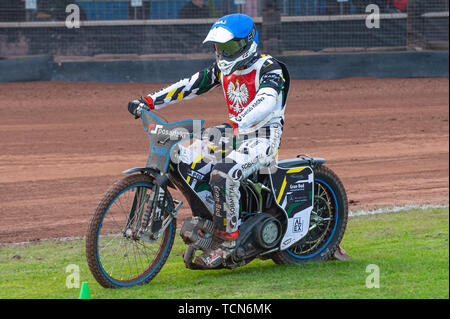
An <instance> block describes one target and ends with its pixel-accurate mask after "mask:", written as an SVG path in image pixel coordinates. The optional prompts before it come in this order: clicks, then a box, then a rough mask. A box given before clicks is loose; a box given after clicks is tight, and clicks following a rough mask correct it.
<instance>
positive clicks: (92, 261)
mask: <svg viewBox="0 0 450 319" xmlns="http://www.w3.org/2000/svg"><path fill="white" fill-rule="evenodd" d="M137 185H146V186H145V187H147V186H148V188H152V189H153V186H154V183H153V178H152V177H151V176H148V175H145V174H136V175H129V176H127V177H125V178H123V179H121V180H119V181H118V182H116V183H115V184H113V185H112V186H111V187H110V189H109V190H108V191H107V192H106V193H105V194H104V195H103V197H102V198H101V200H100V201H99V203H98V205H97V208H96V209H95V211H94V214H93V216H92V218H91V220H90V222H89V227H88V230H87V234H86V258H87V262H88V265H89V269H90V271H91V273H92V275H93V276H94V278H95V279H96V280H97V282H98V283H99V284H100V285H101V286H103V287H105V288H121V287H132V286H137V285H143V284H147V283H149V282H150V281H151V280H152V279H153V278H154V277H155V276H156V275H157V274H158V273H159V271H160V270H161V268H162V267H163V266H164V264H165V262H166V261H167V258H168V257H169V255H170V251H171V249H172V245H173V243H174V239H175V233H176V219H173V220H172V221H171V222H170V225H169V226H168V227H167V228H166V230H165V231H164V233H163V234H162V235H161V243H160V246H159V249H158V252H157V254H156V256H155V257H154V259H153V260H152V262H151V263H150V264H149V265H148V267H147V268H146V269H145V270H144V271H143V272H142V273H141V274H139V275H138V276H136V277H135V278H133V279H132V280H127V281H120V280H117V279H115V278H111V277H110V276H109V275H108V274H107V273H106V271H104V270H103V267H102V265H101V261H100V260H99V259H100V257H99V254H98V238H99V234H100V228H101V226H102V222H103V219H104V216H105V215H106V214H107V213H108V210H109V208H110V206H112V205H113V202H114V201H115V200H116V199H117V198H119V196H120V195H121V194H122V193H123V192H124V191H125V190H127V189H130V188H133V186H136V187H137ZM167 214H168V213H167V211H166V212H164V216H167Z"/></svg>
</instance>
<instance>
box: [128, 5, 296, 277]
mask: <svg viewBox="0 0 450 319" xmlns="http://www.w3.org/2000/svg"><path fill="white" fill-rule="evenodd" d="M203 43H212V44H213V47H214V50H215V54H216V62H214V63H213V64H212V65H211V66H210V67H208V68H205V69H204V70H202V71H200V72H198V73H196V74H194V75H192V76H191V77H190V78H186V79H182V80H180V81H178V82H177V83H174V84H172V85H170V86H168V87H166V88H164V89H162V90H159V91H157V92H154V93H151V94H149V95H147V96H144V97H141V98H140V99H137V100H134V101H131V102H130V103H129V104H128V110H129V112H130V113H131V114H133V115H135V116H136V117H138V116H139V115H140V111H141V106H142V104H141V103H143V104H144V105H145V106H146V107H148V108H149V109H161V108H163V107H165V106H167V105H169V104H173V103H176V102H178V101H181V100H187V99H190V98H193V97H195V96H197V95H200V94H203V93H205V92H208V91H209V90H211V89H213V88H215V87H218V86H219V85H222V88H223V90H224V94H225V98H226V102H227V105H228V114H229V119H228V120H227V121H226V122H224V123H223V124H222V125H219V126H216V127H214V129H216V130H219V131H220V133H221V134H222V135H226V134H228V133H231V135H238V136H240V135H242V134H251V133H252V132H256V131H258V132H262V131H264V134H259V135H257V136H256V137H255V138H252V139H248V140H245V141H244V142H243V143H242V144H240V145H239V146H237V147H235V148H234V149H233V150H232V152H231V153H229V154H228V155H226V160H225V161H218V162H216V163H213V165H211V172H210V185H211V189H212V194H213V197H214V204H213V212H211V213H213V223H214V235H213V241H212V245H211V247H210V249H209V250H207V251H205V252H204V253H203V254H202V255H200V256H198V257H197V258H196V259H195V261H194V263H195V264H196V265H197V266H199V267H201V268H217V267H219V266H220V265H222V264H223V262H224V260H225V259H226V258H227V256H228V255H229V253H230V252H231V251H232V249H233V248H234V245H235V240H236V238H237V237H238V236H239V226H240V220H239V199H240V193H239V182H240V181H241V180H243V179H244V178H246V177H248V176H250V175H251V174H253V173H254V172H256V171H258V170H259V169H261V168H262V167H265V166H267V165H269V164H270V163H271V162H272V161H273V160H274V158H275V156H276V154H277V152H278V148H279V145H280V138H281V133H282V127H283V121H284V107H285V101H286V96H287V92H288V88H289V75H288V72H287V70H286V68H285V66H284V65H283V64H282V63H280V62H278V61H276V60H275V59H274V58H273V57H271V56H269V55H261V54H259V53H258V52H257V47H258V43H259V42H258V32H257V30H256V28H255V25H254V23H253V20H252V19H251V18H250V17H249V16H247V15H244V14H231V15H227V16H224V17H222V18H220V19H219V20H218V21H217V22H215V23H214V24H213V26H212V27H211V29H210V31H209V33H208V35H207V36H206V38H205V40H204V41H203Z"/></svg>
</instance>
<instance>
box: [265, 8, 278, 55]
mask: <svg viewBox="0 0 450 319" xmlns="http://www.w3.org/2000/svg"><path fill="white" fill-rule="evenodd" d="M280 2H281V1H278V0H262V1H261V6H262V43H263V48H264V51H265V52H267V53H269V54H271V55H276V54H280V53H281V11H280Z"/></svg>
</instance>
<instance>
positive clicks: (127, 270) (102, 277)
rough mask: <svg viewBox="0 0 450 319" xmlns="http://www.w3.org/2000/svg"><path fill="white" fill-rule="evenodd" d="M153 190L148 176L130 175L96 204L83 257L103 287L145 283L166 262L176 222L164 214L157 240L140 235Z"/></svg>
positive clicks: (153, 187) (153, 186)
mask: <svg viewBox="0 0 450 319" xmlns="http://www.w3.org/2000/svg"><path fill="white" fill-rule="evenodd" d="M155 188H156V187H155V185H154V184H153V179H152V178H151V177H150V176H147V175H144V174H139V175H130V176H127V177H125V178H123V179H122V180H120V181H118V182H117V183H115V184H114V185H113V186H112V187H111V188H110V189H109V190H108V191H107V192H106V193H105V194H104V195H103V197H102V199H101V200H100V202H99V204H98V205H97V208H96V210H95V212H94V215H93V216H92V219H91V221H90V223H89V227H88V231H87V235H86V258H87V262H88V265H89V269H90V270H91V272H92V275H93V276H94V278H95V279H96V280H97V282H98V283H99V284H100V285H102V286H103V287H105V288H119V287H131V286H136V285H141V284H145V283H148V282H149V281H150V280H152V279H153V278H154V277H155V276H156V275H157V274H158V272H159V271H160V270H161V268H162V266H163V265H164V263H165V262H166V260H167V258H168V256H169V254H170V251H171V249H172V245H173V242H174V238H175V232H176V219H171V217H169V218H168V219H167V217H168V216H169V214H168V213H167V212H164V214H163V220H165V219H166V220H167V222H168V224H167V227H166V228H165V230H164V231H163V232H162V233H161V235H160V236H159V238H156V239H152V240H150V239H149V238H148V237H147V238H145V237H144V236H141V234H140V233H139V229H141V226H142V224H141V223H142V221H143V214H144V212H145V211H146V209H147V206H148V205H150V204H149V203H151V198H152V194H153V192H154V191H155ZM152 215H153V212H152ZM151 217H152V216H150V223H151ZM144 239H145V240H144Z"/></svg>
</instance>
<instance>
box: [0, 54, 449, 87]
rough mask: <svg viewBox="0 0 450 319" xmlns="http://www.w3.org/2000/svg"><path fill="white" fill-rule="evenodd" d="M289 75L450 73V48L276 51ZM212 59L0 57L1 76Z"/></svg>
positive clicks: (129, 74) (129, 77) (169, 66)
mask: <svg viewBox="0 0 450 319" xmlns="http://www.w3.org/2000/svg"><path fill="white" fill-rule="evenodd" d="M278 59H279V60H281V61H283V62H284V63H286V65H287V67H288V69H289V71H290V74H291V78H292V79H339V78H346V77H377V78H384V77H448V68H449V63H448V59H449V54H448V52H436V51H422V52H389V53H336V54H331V53H330V54H313V55H295V56H282V57H278ZM212 62H213V60H212V59H210V60H167V59H166V60H165V59H153V60H136V61H110V62H65V63H59V64H58V63H54V62H53V61H52V59H51V57H48V56H45V57H36V58H29V59H6V60H0V82H15V81H39V80H43V81H48V80H51V81H88V82H94V81H101V82H157V83H169V82H175V81H178V80H179V79H181V78H183V77H188V76H190V75H192V74H193V73H195V72H197V71H200V70H202V69H203V68H205V67H206V66H208V65H210V64H211V63H212Z"/></svg>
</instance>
